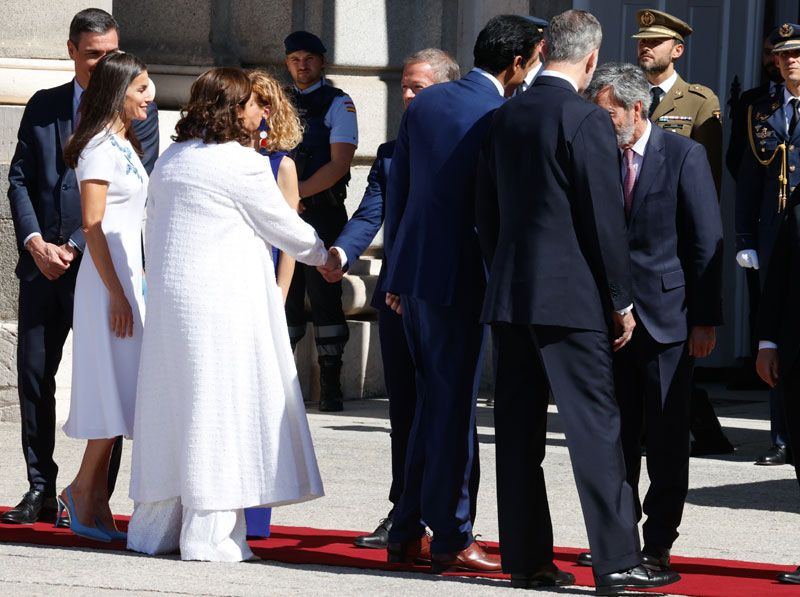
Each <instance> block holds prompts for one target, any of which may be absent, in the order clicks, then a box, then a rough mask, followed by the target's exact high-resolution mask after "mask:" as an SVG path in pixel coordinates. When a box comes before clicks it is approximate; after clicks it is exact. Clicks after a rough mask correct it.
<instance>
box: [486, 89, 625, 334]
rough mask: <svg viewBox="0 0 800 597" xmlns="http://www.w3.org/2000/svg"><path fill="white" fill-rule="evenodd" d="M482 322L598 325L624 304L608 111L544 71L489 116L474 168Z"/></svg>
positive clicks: (616, 171) (621, 229) (616, 165)
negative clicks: (485, 276) (484, 276)
mask: <svg viewBox="0 0 800 597" xmlns="http://www.w3.org/2000/svg"><path fill="white" fill-rule="evenodd" d="M477 186H478V188H477V200H476V203H477V216H476V219H477V222H478V234H479V236H480V240H481V247H482V249H483V253H484V256H485V258H486V263H487V266H488V267H489V282H488V287H487V290H486V300H485V303H484V306H483V314H482V320H483V321H485V322H490V323H491V322H510V323H515V324H539V325H551V326H561V327H567V328H580V329H587V330H599V331H606V330H607V329H608V318H609V316H610V312H611V310H612V308H613V309H616V310H619V309H623V308H625V307H627V306H628V305H630V304H631V300H632V298H631V297H632V295H631V271H630V257H629V255H628V244H627V242H626V228H625V215H624V212H623V199H622V184H621V182H620V162H619V150H618V149H617V142H616V136H615V134H614V129H613V126H612V124H611V119H610V118H609V115H608V113H607V112H606V111H604V110H602V109H600V108H598V107H597V106H595V105H594V104H592V103H591V102H589V101H587V100H585V99H584V98H582V97H581V96H580V95H578V94H577V93H576V92H575V89H574V88H573V87H572V85H571V84H570V83H569V82H567V81H565V80H563V79H559V78H556V77H551V76H549V75H542V76H540V77H539V78H538V79H536V82H535V83H534V84H533V86H532V87H531V88H530V89H528V91H526V92H525V93H523V94H522V95H521V96H519V97H517V98H514V99H512V100H510V101H509V102H508V103H507V104H506V105H505V106H503V107H502V108H500V109H499V110H498V111H497V112H496V115H495V118H494V121H493V123H492V126H491V129H490V131H489V133H488V135H487V137H486V140H485V142H484V144H483V150H482V152H481V161H480V164H479V167H478V185H477Z"/></svg>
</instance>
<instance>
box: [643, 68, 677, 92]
mask: <svg viewBox="0 0 800 597" xmlns="http://www.w3.org/2000/svg"><path fill="white" fill-rule="evenodd" d="M677 80H678V71H675V70H674V71H672V74H671V75H670V76H669V77H667V78H666V79H665V80H664V81H661V83H659V84H658V85H653V84H650V89H652V88H653V87H658V88H659V89H661V93H662V94H663V95H662V96H661V97H664V96H666V95H667V94H668V93H669V90H670V89H672V86H673V85H675V81H677Z"/></svg>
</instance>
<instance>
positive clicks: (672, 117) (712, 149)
mask: <svg viewBox="0 0 800 597" xmlns="http://www.w3.org/2000/svg"><path fill="white" fill-rule="evenodd" d="M636 20H637V22H638V24H639V31H638V33H636V34H634V36H633V37H634V39H637V40H638V42H639V44H638V52H637V56H638V60H639V66H640V67H641V68H642V69H643V70H644V72H645V75H647V80H648V82H649V83H650V96H651V101H650V120H652V121H653V123H654V124H656V125H658V126H660V127H661V128H662V129H664V130H667V131H672V132H673V133H678V134H679V135H683V136H684V137H690V138H692V139H694V140H695V141H697V142H698V143H700V145H702V146H703V147H705V148H706V153H707V154H708V161H709V163H710V164H711V173H712V174H713V176H714V184H715V185H716V187H717V196H719V189H720V183H721V181H722V123H721V121H720V110H719V99H717V96H716V95H715V94H714V92H713V91H711V90H710V89H709V88H708V87H705V86H704V85H697V84H695V83H687V82H686V81H684V80H683V79H682V78H681V77H680V75H678V73H677V72H676V70H675V61H676V60H678V58H680V57H681V56H682V55H683V51H684V41H683V40H684V37H688V36H689V35H690V34H691V33H692V28H691V27H690V26H689V25H688V24H687V23H685V22H683V21H681V20H680V19H678V18H676V17H673V16H672V15H670V14H667V13H665V12H661V11H659V10H652V9H647V10H640V11H638V12H637V13H636Z"/></svg>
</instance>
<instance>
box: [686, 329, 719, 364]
mask: <svg viewBox="0 0 800 597" xmlns="http://www.w3.org/2000/svg"><path fill="white" fill-rule="evenodd" d="M716 344H717V331H716V329H715V328H714V326H713V325H695V326H692V329H691V330H689V356H692V357H695V358H697V359H702V358H703V357H707V356H708V355H710V354H711V351H712V350H714V346H716Z"/></svg>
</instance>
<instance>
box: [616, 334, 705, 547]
mask: <svg viewBox="0 0 800 597" xmlns="http://www.w3.org/2000/svg"><path fill="white" fill-rule="evenodd" d="M638 323H639V325H638V326H637V327H636V330H635V331H634V333H633V339H632V340H631V342H630V343H629V344H628V346H626V347H624V348H623V349H622V350H620V351H619V352H617V353H616V354H615V355H614V383H615V386H616V391H617V401H618V402H619V408H620V415H621V417H622V449H623V452H624V453H625V466H626V468H627V471H628V484H629V485H630V486H631V488H632V490H633V496H634V505H635V507H636V519H637V520H640V519H641V517H642V510H643V509H644V513H645V514H646V515H647V520H646V521H645V523H644V529H643V533H644V544H645V545H646V546H650V547H654V548H663V549H671V548H672V544H673V543H674V542H675V539H677V537H678V526H680V523H681V517H682V516H683V506H684V503H685V502H686V494H687V492H688V491H689V453H690V451H691V450H690V446H691V444H690V435H689V421H690V413H689V410H690V402H691V400H690V397H691V395H692V369H693V365H694V359H693V358H691V357H690V356H689V351H688V348H687V345H686V342H677V343H674V344H660V343H658V342H656V341H655V340H654V339H653V338H652V337H651V336H650V334H648V333H647V330H646V329H645V328H644V326H643V325H642V324H641V322H638ZM643 438H644V440H645V447H646V449H647V457H646V460H647V471H648V474H649V476H650V487H649V489H648V490H647V494H646V496H645V499H644V508H642V504H641V502H640V499H639V490H638V488H639V475H640V472H641V467H642V439H643Z"/></svg>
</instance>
